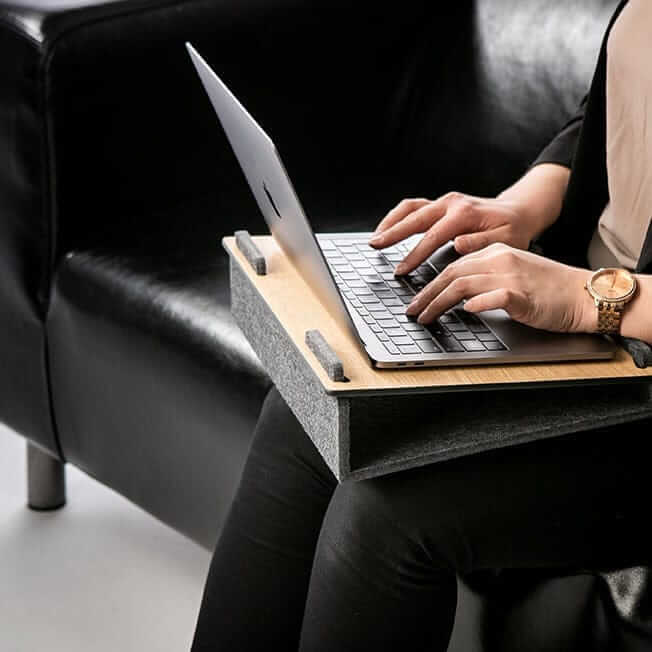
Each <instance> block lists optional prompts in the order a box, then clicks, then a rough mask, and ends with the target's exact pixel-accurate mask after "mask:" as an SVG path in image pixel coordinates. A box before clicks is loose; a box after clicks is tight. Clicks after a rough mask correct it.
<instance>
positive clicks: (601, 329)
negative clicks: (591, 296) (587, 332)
mask: <svg viewBox="0 0 652 652" xmlns="http://www.w3.org/2000/svg"><path fill="white" fill-rule="evenodd" d="M597 307H598V333H604V334H605V335H617V334H618V333H620V321H621V319H622V315H623V310H624V308H625V304H624V303H610V302H608V301H598V302H597Z"/></svg>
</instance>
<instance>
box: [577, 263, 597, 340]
mask: <svg viewBox="0 0 652 652" xmlns="http://www.w3.org/2000/svg"><path fill="white" fill-rule="evenodd" d="M591 276H593V271H591V270H588V269H579V270H578V275H577V281H576V282H575V283H574V285H575V286H576V303H575V305H576V308H575V311H576V314H577V319H576V324H577V327H576V329H575V330H576V331H577V332H578V333H597V332H598V308H597V306H596V305H595V299H594V298H593V297H592V296H591V295H590V294H589V292H588V290H587V289H586V284H587V283H588V282H589V279H590V278H591Z"/></svg>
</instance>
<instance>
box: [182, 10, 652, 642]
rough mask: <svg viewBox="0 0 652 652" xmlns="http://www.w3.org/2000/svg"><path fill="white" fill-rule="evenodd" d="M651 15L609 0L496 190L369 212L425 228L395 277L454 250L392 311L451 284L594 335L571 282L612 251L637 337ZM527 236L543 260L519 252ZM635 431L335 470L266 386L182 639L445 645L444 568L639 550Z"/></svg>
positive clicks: (650, 193)
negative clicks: (573, 88)
mask: <svg viewBox="0 0 652 652" xmlns="http://www.w3.org/2000/svg"><path fill="white" fill-rule="evenodd" d="M651 24H652V4H650V3H649V2H647V0H630V1H629V2H623V3H622V4H621V5H620V6H619V7H618V10H617V12H616V14H615V15H614V17H613V19H612V21H611V23H610V25H609V29H608V32H607V36H606V37H605V42H604V43H603V46H602V49H601V52H600V57H599V61H598V66H597V69H596V73H595V77H594V80H593V83H592V87H591V91H590V93H589V95H588V96H587V98H586V99H585V100H584V102H583V103H582V106H581V108H580V112H579V113H578V115H577V116H575V117H574V118H573V120H571V122H570V123H569V124H568V125H567V126H566V127H565V128H564V129H563V130H562V131H561V132H560V134H559V135H558V136H557V137H556V138H555V139H554V140H553V141H552V143H551V144H550V145H549V146H548V147H547V148H546V149H545V150H544V151H543V152H542V154H541V155H540V156H539V158H538V159H537V161H535V164H534V165H533V166H532V167H531V168H530V169H529V171H528V172H527V173H526V174H525V175H524V176H523V177H522V178H521V179H520V180H519V181H517V182H516V183H515V184H514V185H513V186H511V187H510V188H508V189H507V190H505V191H504V192H503V193H502V194H500V195H499V196H498V197H495V198H480V197H471V196H468V195H464V194H460V193H450V194H447V195H445V196H444V197H441V198H439V199H436V200H434V201H429V200H426V199H411V200H405V201H402V202H401V203H400V204H399V205H398V206H397V207H396V208H394V209H393V210H392V211H390V212H389V214H388V215H387V216H386V217H385V218H384V219H383V220H382V221H381V222H380V224H379V225H378V227H377V230H376V232H375V234H374V236H373V238H372V239H371V241H370V244H371V245H372V246H373V247H377V248H383V247H386V246H389V245H391V244H393V243H395V242H398V241H400V240H402V239H404V238H405V237H407V236H409V235H412V234H414V233H424V237H423V238H422V239H421V240H420V242H419V244H417V245H416V247H415V248H414V249H413V250H412V251H411V252H410V253H409V255H408V256H407V257H406V258H405V259H404V260H403V261H402V263H401V264H400V265H399V266H398V268H397V270H396V271H397V274H404V273H407V272H409V271H410V270H412V269H414V268H415V267H417V266H418V265H419V263H421V262H422V261H423V260H425V259H426V258H427V257H428V256H429V255H430V254H431V253H432V252H433V251H435V250H436V249H437V248H438V247H439V246H440V245H442V244H443V243H445V242H447V241H448V240H451V239H452V240H453V241H454V244H455V248H456V249H457V251H458V252H459V253H460V254H462V256H461V257H460V258H459V259H458V260H457V261H456V262H454V263H453V264H451V265H449V266H448V267H447V268H446V270H445V271H443V272H442V273H441V274H440V275H439V276H438V277H436V278H435V280H433V281H432V282H431V283H430V284H429V285H428V286H426V287H425V288H424V289H423V290H422V291H421V292H420V294H419V295H417V297H416V298H415V299H414V301H413V302H412V304H410V306H409V307H408V310H407V311H408V313H409V314H411V315H413V316H414V317H415V318H418V320H419V321H421V322H424V323H427V322H429V321H431V320H434V319H436V318H437V317H438V316H439V315H440V314H442V313H443V312H444V311H445V310H447V309H448V308H450V307H451V306H453V305H455V304H457V303H459V302H460V301H462V300H466V303H465V306H464V307H465V310H467V311H471V312H479V311H482V310H488V309H494V308H503V309H505V310H506V311H507V312H508V313H509V314H510V315H511V316H512V318H514V319H515V320H518V321H521V322H523V323H525V324H529V325H531V326H535V327H537V328H543V329H550V330H556V331H566V332H595V331H596V330H597V320H598V315H597V310H596V306H595V303H594V301H593V299H592V298H591V297H590V296H589V294H588V293H587V292H586V290H585V288H584V284H585V282H586V281H587V279H589V277H590V276H591V274H592V272H591V269H590V268H596V267H602V266H608V267H617V268H624V269H628V270H630V271H632V272H636V279H637V281H638V292H637V294H636V295H635V297H634V299H633V300H632V301H631V302H630V303H629V304H628V305H627V306H626V309H625V311H624V313H623V314H622V320H621V323H620V332H621V334H622V335H624V336H627V337H632V338H638V339H640V340H643V341H646V342H650V343H652V319H651V318H650V316H651V315H652V276H650V275H649V272H650V271H652V269H650V268H651V265H652V228H651V227H650V215H651V214H652V183H649V182H648V181H649V179H650V178H651V177H652V156H650V152H652V132H649V131H648V130H647V129H646V127H647V122H648V120H652V108H651V107H652V101H650V100H652V76H651V75H650V74H649V70H648V67H647V61H648V60H649V59H650V56H652V40H650V39H649V38H648V31H649V26H650V25H651ZM605 151H606V153H607V155H606V160H605V156H604V152H605ZM537 239H539V241H540V242H542V243H543V244H544V246H546V247H548V246H549V250H550V251H551V252H552V254H553V257H552V258H545V257H543V256H541V255H537V254H536V253H533V252H532V251H529V250H528V248H529V247H530V244H531V243H532V242H533V241H534V240H537ZM546 251H548V249H546ZM587 263H588V265H587ZM646 271H647V272H648V274H645V272H646ZM647 427H648V428H649V424H648V425H647ZM644 435H645V426H644V425H643V426H638V427H637V426H636V425H630V426H625V427H623V426H621V427H618V428H613V427H605V428H602V429H599V430H596V431H593V432H591V433H588V434H587V433H584V434H582V433H577V434H575V435H569V436H565V437H561V438H557V439H550V440H546V441H543V442H537V443H535V444H526V445H520V446H514V447H510V448H506V449H501V450H495V451H492V452H488V453H482V454H479V455H474V456H468V457H464V458H460V459H457V460H452V461H448V462H443V463H438V464H435V465H431V466H426V467H422V468H417V469H412V470H408V471H402V472H400V473H395V474H390V475H386V476H382V477H379V478H374V479H371V480H366V481H362V482H357V483H355V482H345V483H342V484H337V482H336V480H335V478H334V477H333V475H332V474H331V472H330V471H329V470H328V468H327V466H326V465H325V463H324V461H323V460H322V459H321V457H320V455H319V454H318V452H317V451H316V449H315V448H314V446H313V444H312V442H311V441H310V439H309V438H308V436H307V435H306V434H305V432H304V431H303V429H302V428H301V426H300V425H299V423H298V422H297V420H296V419H295V418H294V416H293V415H292V413H291V412H290V410H289V409H288V407H287V405H286V404H285V403H284V401H283V399H282V398H281V396H280V395H279V393H278V392H277V391H276V390H275V389H272V390H271V391H270V393H269V395H268V396H267V398H266V400H265V402H264V405H263V409H262V411H261V415H260V419H259V422H258V424H257V427H256V431H255V434H254V438H253V441H252V445H251V449H250V452H249V456H248V459H247V462H246V465H245V468H244V472H243V476H242V479H241V482H240V485H239V488H238V491H237V494H236V496H235V499H234V502H233V505H232V508H231V511H230V514H229V516H228V518H227V521H226V524H225V526H224V529H223V532H222V534H221V537H220V539H219V541H218V544H217V546H216V549H215V552H214V556H213V560H212V563H211V567H210V571H209V574H208V579H207V582H206V587H205V591H204V597H203V601H202V606H201V610H200V614H199V618H198V622H197V628H196V632H195V638H194V642H193V647H192V649H193V652H203V651H208V650H211V651H215V650H238V651H246V650H262V649H278V650H297V649H298V650H301V652H308V651H315V652H324V651H334V650H338V651H340V650H397V649H399V650H402V649H405V650H413V651H415V652H416V651H418V650H428V651H436V650H442V651H443V650H446V648H447V644H448V640H449V637H450V634H451V631H452V625H453V621H454V615H455V610H456V599H457V598H456V596H457V583H456V575H457V574H461V575H464V574H467V573H470V572H472V571H476V570H480V569H505V568H522V567H525V568H553V569H575V570H577V569H601V568H611V567H614V566H619V567H628V566H635V565H644V564H646V563H649V562H650V561H651V559H650V557H651V556H652V537H651V535H650V532H649V529H648V528H647V527H646V524H645V523H644V519H642V518H641V514H645V513H647V508H648V499H647V496H648V486H647V484H648V481H647V478H648V474H649V460H648V457H647V456H646V455H643V454H637V453H636V451H637V450H639V451H642V450H643V446H644V442H645V437H644ZM616 438H617V441H618V445H617V446H614V440H615V439H616Z"/></svg>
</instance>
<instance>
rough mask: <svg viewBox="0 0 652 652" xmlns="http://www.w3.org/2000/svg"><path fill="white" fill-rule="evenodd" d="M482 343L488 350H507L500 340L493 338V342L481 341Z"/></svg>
mask: <svg viewBox="0 0 652 652" xmlns="http://www.w3.org/2000/svg"><path fill="white" fill-rule="evenodd" d="M483 344H484V345H485V347H487V348H488V349H489V350H490V351H506V350H507V347H506V346H505V345H504V344H503V343H502V342H499V341H498V340H494V341H493V342H483Z"/></svg>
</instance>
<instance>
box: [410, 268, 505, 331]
mask: <svg viewBox="0 0 652 652" xmlns="http://www.w3.org/2000/svg"><path fill="white" fill-rule="evenodd" d="M505 282H506V279H505V278H504V277H503V276H502V275H497V274H474V275H472V276H462V277H460V278H457V279H455V280H454V281H453V282H452V283H451V284H450V285H449V286H447V287H446V288H444V290H442V291H441V292H440V293H439V294H438V295H437V296H436V297H435V298H434V299H433V300H432V301H431V302H430V303H429V304H428V305H427V306H426V308H425V309H424V310H423V312H421V314H420V315H419V317H418V319H417V321H418V322H419V323H420V324H428V323H430V322H431V321H433V320H434V319H437V317H439V316H440V315H442V314H443V313H445V312H446V311H447V310H449V309H450V308H452V307H453V306H456V305H457V304H458V303H460V301H462V300H463V299H470V298H472V297H474V296H476V295H478V294H484V293H485V292H491V291H492V290H496V289H498V288H500V287H504V286H505Z"/></svg>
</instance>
